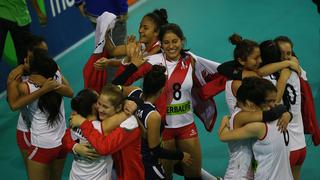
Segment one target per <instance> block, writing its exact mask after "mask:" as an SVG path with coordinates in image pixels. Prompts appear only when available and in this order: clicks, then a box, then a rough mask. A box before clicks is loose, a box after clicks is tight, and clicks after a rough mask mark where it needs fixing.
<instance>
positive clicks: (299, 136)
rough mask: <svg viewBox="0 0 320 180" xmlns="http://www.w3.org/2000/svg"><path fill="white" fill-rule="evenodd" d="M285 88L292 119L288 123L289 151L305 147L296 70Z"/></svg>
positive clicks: (298, 81)
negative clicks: (287, 93)
mask: <svg viewBox="0 0 320 180" xmlns="http://www.w3.org/2000/svg"><path fill="white" fill-rule="evenodd" d="M286 88H287V90H288V91H289V96H290V105H291V107H290V112H291V113H292V115H293V117H292V121H291V122H290V123H289V125H288V130H289V133H290V142H289V147H290V151H295V150H298V149H302V148H304V147H306V141H305V136H304V131H303V129H304V128H303V122H302V114H301V90H300V80H299V76H298V74H297V73H296V72H292V73H291V76H290V77H289V79H288V80H287V87H286Z"/></svg>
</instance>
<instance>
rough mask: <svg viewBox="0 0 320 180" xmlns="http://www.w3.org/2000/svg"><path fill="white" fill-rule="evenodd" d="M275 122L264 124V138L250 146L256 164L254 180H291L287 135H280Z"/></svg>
mask: <svg viewBox="0 0 320 180" xmlns="http://www.w3.org/2000/svg"><path fill="white" fill-rule="evenodd" d="M277 122H278V121H272V122H270V123H266V124H265V125H266V134H265V136H264V138H263V139H261V140H257V141H256V142H255V143H254V144H253V146H252V150H253V154H254V157H255V159H256V161H257V163H258V166H257V170H256V173H255V176H254V178H255V179H259V180H270V179H286V180H292V179H293V177H292V172H291V168H290V162H289V147H288V146H287V145H286V144H288V141H289V133H280V132H279V131H278V128H277ZM290 138H291V137H290Z"/></svg>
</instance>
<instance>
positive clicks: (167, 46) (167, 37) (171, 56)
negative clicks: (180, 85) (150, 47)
mask: <svg viewBox="0 0 320 180" xmlns="http://www.w3.org/2000/svg"><path fill="white" fill-rule="evenodd" d="M161 46H162V49H163V51H164V53H165V55H166V58H167V59H168V60H173V61H175V60H178V59H179V58H180V57H181V54H180V52H181V50H182V47H183V40H182V39H180V38H179V37H178V36H177V35H176V34H175V33H173V32H171V31H168V32H166V33H165V34H164V36H163V39H162V42H161Z"/></svg>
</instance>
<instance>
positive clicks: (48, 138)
mask: <svg viewBox="0 0 320 180" xmlns="http://www.w3.org/2000/svg"><path fill="white" fill-rule="evenodd" d="M59 75H60V74H59V73H57V74H56V77H55V79H56V80H57V82H59V79H60V80H61V77H59ZM26 83H27V84H28V87H29V92H30V93H32V92H34V91H36V90H38V89H39V88H40V87H39V86H37V85H36V84H34V83H32V82H30V81H27V82H26ZM59 83H61V81H60V82H59ZM38 100H39V99H37V100H35V101H33V102H32V103H30V104H29V105H28V106H27V107H26V108H27V112H28V117H30V118H31V127H30V132H31V144H32V145H34V146H37V147H41V148H47V149H49V148H54V147H58V146H60V145H61V144H62V142H61V139H62V137H63V135H64V132H65V130H66V123H65V111H64V102H63V100H62V101H61V105H60V112H59V116H58V117H57V118H59V120H58V121H56V123H55V124H54V125H53V126H50V125H49V124H48V123H47V119H48V116H49V114H48V113H46V112H42V111H41V110H40V109H39V108H38Z"/></svg>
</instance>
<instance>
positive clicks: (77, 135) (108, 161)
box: [63, 121, 113, 180]
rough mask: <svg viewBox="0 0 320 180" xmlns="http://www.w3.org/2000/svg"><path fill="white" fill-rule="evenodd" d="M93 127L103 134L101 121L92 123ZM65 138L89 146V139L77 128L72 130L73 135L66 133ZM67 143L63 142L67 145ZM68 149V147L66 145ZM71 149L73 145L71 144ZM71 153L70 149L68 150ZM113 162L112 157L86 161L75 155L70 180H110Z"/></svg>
mask: <svg viewBox="0 0 320 180" xmlns="http://www.w3.org/2000/svg"><path fill="white" fill-rule="evenodd" d="M92 125H93V127H94V128H95V129H97V130H98V131H99V132H100V133H101V134H103V130H102V127H101V122H100V121H92ZM65 136H70V137H64V139H66V138H72V141H77V142H78V143H79V144H89V142H88V141H87V139H86V138H85V137H83V135H82V132H81V129H79V128H77V129H76V130H71V133H66V134H65ZM65 142H66V141H63V144H64V145H65ZM66 147H68V145H66ZM71 147H73V145H72V144H71ZM67 149H68V150H69V151H70V149H69V148H67ZM112 165H113V160H112V157H111V155H108V156H101V157H99V158H98V159H95V160H89V159H86V158H84V157H82V156H80V155H77V154H75V155H74V160H73V162H72V167H71V170H70V175H69V179H70V180H87V179H92V180H110V179H111V172H112Z"/></svg>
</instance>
